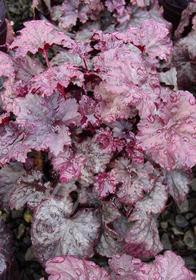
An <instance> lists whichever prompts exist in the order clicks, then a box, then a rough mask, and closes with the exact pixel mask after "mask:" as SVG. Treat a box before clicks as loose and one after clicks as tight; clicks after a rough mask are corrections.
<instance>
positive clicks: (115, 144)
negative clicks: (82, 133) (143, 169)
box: [95, 127, 124, 153]
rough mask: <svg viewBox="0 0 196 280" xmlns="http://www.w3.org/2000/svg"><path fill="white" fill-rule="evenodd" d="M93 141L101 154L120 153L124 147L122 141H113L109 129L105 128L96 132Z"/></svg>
mask: <svg viewBox="0 0 196 280" xmlns="http://www.w3.org/2000/svg"><path fill="white" fill-rule="evenodd" d="M95 141H96V142H97V143H98V144H99V146H100V148H101V149H102V151H103V153H112V152H115V151H116V150H117V151H118V152H120V151H122V149H123V147H124V142H123V140H120V139H115V138H114V136H113V133H112V131H111V130H110V129H109V127H106V128H105V129H104V128H102V127H101V128H100V129H99V130H97V131H96V135H95Z"/></svg>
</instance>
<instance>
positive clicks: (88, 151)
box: [77, 138, 111, 180]
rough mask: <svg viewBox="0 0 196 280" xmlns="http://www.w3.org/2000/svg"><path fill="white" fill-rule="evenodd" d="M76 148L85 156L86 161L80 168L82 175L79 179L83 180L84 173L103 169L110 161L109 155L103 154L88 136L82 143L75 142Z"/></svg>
mask: <svg viewBox="0 0 196 280" xmlns="http://www.w3.org/2000/svg"><path fill="white" fill-rule="evenodd" d="M77 148H78V151H79V152H81V153H83V154H84V156H85V158H86V162H85V163H84V165H83V167H84V169H82V170H81V172H82V176H81V177H83V178H81V179H84V180H85V177H86V176H85V173H86V175H87V174H89V175H90V174H96V173H100V172H104V171H105V168H106V165H107V164H108V163H109V162H110V159H111V155H110V154H104V153H103V152H102V149H100V148H99V145H98V144H97V143H95V142H94V141H93V140H91V139H90V138H88V139H87V140H85V141H83V142H82V143H80V144H77ZM83 175H84V176H83Z"/></svg>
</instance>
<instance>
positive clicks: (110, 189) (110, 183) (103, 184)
mask: <svg viewBox="0 0 196 280" xmlns="http://www.w3.org/2000/svg"><path fill="white" fill-rule="evenodd" d="M117 182H118V181H117V180H116V177H115V175H114V173H113V172H108V173H105V172H104V173H99V174H98V175H97V176H95V183H94V187H95V189H96V191H98V193H99V197H100V198H101V199H103V198H105V197H106V196H108V195H109V193H115V190H116V184H117Z"/></svg>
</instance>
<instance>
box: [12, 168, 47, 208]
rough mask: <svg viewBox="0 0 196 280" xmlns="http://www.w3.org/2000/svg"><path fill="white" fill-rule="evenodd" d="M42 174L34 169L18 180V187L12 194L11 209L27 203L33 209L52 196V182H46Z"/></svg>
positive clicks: (21, 206)
mask: <svg viewBox="0 0 196 280" xmlns="http://www.w3.org/2000/svg"><path fill="white" fill-rule="evenodd" d="M42 176H43V174H42V173H41V172H40V171H35V170H33V171H32V172H30V173H27V174H24V175H23V176H21V177H20V178H19V179H18V180H17V182H16V184H15V186H16V187H15V189H14V191H13V192H12V194H11V196H10V208H11V210H13V209H14V208H15V209H16V210H20V209H22V208H23V207H24V206H25V204H26V203H27V206H28V207H29V208H30V209H31V210H34V209H35V208H36V207H37V206H38V205H39V204H40V203H41V202H42V201H43V200H45V199H48V198H49V197H50V193H51V192H52V187H51V183H50V182H47V183H44V182H43V181H42Z"/></svg>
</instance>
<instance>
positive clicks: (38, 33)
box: [10, 20, 75, 56]
mask: <svg viewBox="0 0 196 280" xmlns="http://www.w3.org/2000/svg"><path fill="white" fill-rule="evenodd" d="M24 26H25V27H24V28H23V29H22V30H21V31H20V35H19V36H17V37H16V39H15V40H14V41H13V43H12V44H11V46H10V49H16V53H15V54H16V56H25V55H26V54H27V53H28V52H30V53H33V54H35V53H37V52H38V51H39V52H44V51H46V50H47V49H49V47H51V46H53V45H61V46H63V47H67V48H71V47H72V46H73V45H74V44H75V43H74V41H73V40H72V39H70V38H69V37H68V36H66V35H65V34H64V33H63V32H60V31H57V30H56V29H55V27H54V25H53V24H51V23H49V22H46V21H45V20H32V21H28V22H25V23H24Z"/></svg>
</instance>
